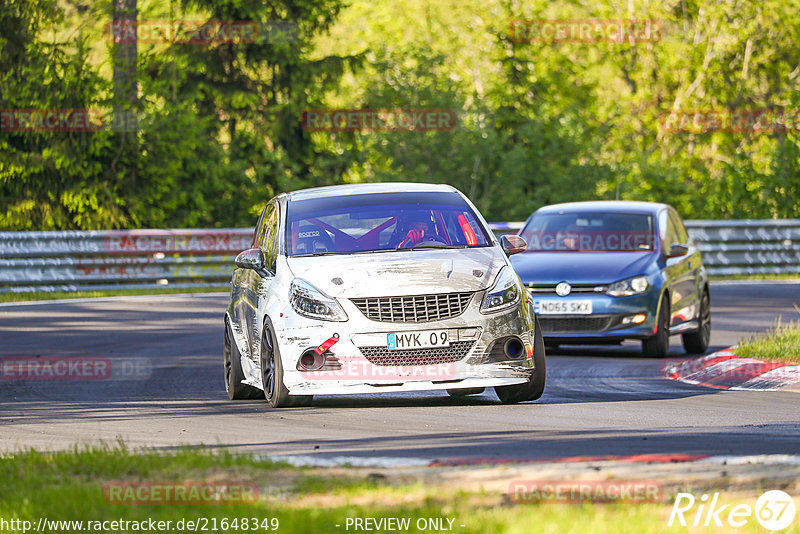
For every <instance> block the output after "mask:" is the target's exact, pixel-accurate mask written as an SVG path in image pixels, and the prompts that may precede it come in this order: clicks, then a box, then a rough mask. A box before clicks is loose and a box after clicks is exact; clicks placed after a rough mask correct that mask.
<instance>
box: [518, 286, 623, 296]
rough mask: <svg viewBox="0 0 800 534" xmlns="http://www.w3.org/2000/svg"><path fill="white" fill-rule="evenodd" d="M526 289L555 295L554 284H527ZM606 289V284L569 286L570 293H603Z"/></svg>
mask: <svg viewBox="0 0 800 534" xmlns="http://www.w3.org/2000/svg"><path fill="white" fill-rule="evenodd" d="M528 291H530V292H531V293H533V294H535V295H555V294H556V285H555V284H528ZM606 291H608V286H606V285H602V284H579V285H574V286H570V291H569V292H570V294H572V293H605V292H606Z"/></svg>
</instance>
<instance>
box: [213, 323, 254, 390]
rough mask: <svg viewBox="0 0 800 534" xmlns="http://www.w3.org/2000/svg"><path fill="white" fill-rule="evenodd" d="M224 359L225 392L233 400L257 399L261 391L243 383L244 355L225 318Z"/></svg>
mask: <svg viewBox="0 0 800 534" xmlns="http://www.w3.org/2000/svg"><path fill="white" fill-rule="evenodd" d="M222 354H223V360H224V361H225V392H226V393H227V394H228V398H229V399H231V400H241V399H257V398H258V397H260V396H261V391H260V390H259V389H258V388H255V387H253V386H248V385H247V384H242V380H244V371H243V370H242V356H241V353H240V352H239V347H238V346H237V345H236V343H235V342H234V340H233V333H232V332H231V327H230V325H228V321H227V319H226V320H225V338H224V343H223V347H222Z"/></svg>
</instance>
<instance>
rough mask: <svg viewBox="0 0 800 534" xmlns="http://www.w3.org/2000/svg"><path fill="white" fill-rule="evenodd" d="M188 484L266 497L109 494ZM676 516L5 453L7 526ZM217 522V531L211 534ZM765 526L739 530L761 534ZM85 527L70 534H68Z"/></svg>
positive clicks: (494, 526)
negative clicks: (116, 489)
mask: <svg viewBox="0 0 800 534" xmlns="http://www.w3.org/2000/svg"><path fill="white" fill-rule="evenodd" d="M184 480H194V481H216V482H218V483H221V482H224V481H238V482H252V483H255V484H256V485H257V487H258V498H257V499H256V501H255V502H248V503H237V504H231V503H225V504H219V503H216V504H192V505H188V504H181V505H176V504H158V505H156V504H136V505H129V504H110V503H108V502H107V501H106V499H105V497H104V493H103V488H104V485H105V484H107V483H114V482H119V481H124V482H148V481H149V482H162V483H164V482H169V481H172V482H181V481H184ZM670 509H671V503H670V502H664V503H662V504H642V505H631V504H621V503H616V504H580V505H568V504H513V503H510V502H509V501H508V500H507V499H506V498H504V496H503V495H501V494H489V493H486V492H481V493H469V492H466V491H461V490H460V489H459V488H458V485H457V484H453V483H452V482H451V483H450V484H449V485H448V486H430V485H426V484H422V483H421V482H419V481H417V482H403V483H400V482H395V483H390V482H389V480H388V479H386V478H385V477H381V476H374V474H370V473H369V470H364V469H360V470H359V469H347V468H336V469H331V470H324V469H310V468H292V467H289V466H288V465H286V464H281V463H275V462H270V461H264V460H257V459H255V458H253V457H250V456H238V455H232V454H229V453H227V452H224V451H223V452H218V453H211V452H209V451H207V450H204V449H188V448H187V449H180V450H176V451H172V452H154V451H144V452H138V453H134V452H132V451H130V450H128V449H126V448H125V447H124V446H123V445H118V446H116V447H103V448H90V449H89V448H85V449H74V450H72V451H67V452H55V453H44V452H36V451H24V452H19V453H14V454H5V455H2V456H0V519H3V520H6V521H8V520H13V519H20V520H26V521H31V522H32V523H33V525H34V528H35V525H36V524H37V522H38V521H39V518H41V517H46V518H47V519H48V520H51V521H52V520H73V521H111V520H119V519H122V520H129V521H130V520H135V521H141V520H147V519H153V520H154V521H172V522H173V526H172V528H171V530H170V531H171V532H185V531H188V530H189V529H188V528H185V529H184V530H182V531H179V530H177V529H176V528H175V524H176V522H177V521H179V520H181V519H183V520H184V521H186V520H201V521H206V522H207V526H208V527H209V528H208V530H207V531H210V532H214V531H216V532H243V531H245V529H243V528H242V527H241V526H239V527H238V528H233V527H228V528H221V521H222V519H223V518H227V520H228V522H231V521H232V520H233V519H238V520H239V521H241V520H242V519H243V518H248V520H249V521H251V522H252V519H251V518H256V519H258V521H263V520H264V519H272V518H277V521H278V523H279V528H278V529H277V531H278V532H303V533H305V532H315V533H327V532H348V531H349V532H353V531H354V528H353V526H352V524H351V526H350V528H349V529H347V528H346V525H347V520H348V518H368V517H369V518H388V517H402V518H409V519H410V521H411V525H412V526H411V528H409V529H408V532H420V530H418V529H417V528H416V521H417V520H418V519H420V518H449V519H453V520H454V522H453V530H452V532H458V533H462V532H463V533H476V534H477V533H485V532H503V533H520V534H522V533H525V534H528V533H538V532H558V533H576V534H577V533H606V532H621V533H627V532H631V533H634V532H635V533H656V532H665V531H668V530H669V529H668V527H667V526H666V521H667V518H668V516H669V511H670ZM214 520H216V522H217V526H218V528H217V530H212V529H211V526H213V521H214ZM336 525H340V526H339V527H337V526H336ZM461 525H464V526H463V527H462V526H461ZM755 526H757V524H754V525H749V526H748V527H745V528H742V529H739V530H738V532H757V531H758V530H757V529H756V528H755ZM0 529H2V528H0ZM5 530H6V531H13V530H10V529H8V528H6V529H5ZM76 530H77V529H75V528H74V527H73V528H61V529H60V530H59V532H74V531H76ZM130 530H132V529H129V531H130ZM679 530H681V529H679ZM17 531H18V532H19V531H21V530H17ZM111 531H114V532H121V531H123V530H122V529H119V530H111ZM200 531H203V530H202V529H200ZM247 531H249V529H247ZM257 531H259V532H265V531H266V530H265V529H259V530H257ZM711 531H712V532H713V531H714V530H713V529H711ZM704 532H705V530H704ZM784 532H787V533H790V532H792V533H797V532H800V526H798V525H797V524H795V525H793V526H792V527H790V528H789V529H787V530H785V531H784Z"/></svg>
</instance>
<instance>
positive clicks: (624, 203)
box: [536, 200, 667, 215]
mask: <svg viewBox="0 0 800 534" xmlns="http://www.w3.org/2000/svg"><path fill="white" fill-rule="evenodd" d="M666 207H667V205H666V204H660V203H658V202H640V201H634V200H593V201H587V202H564V203H562V204H551V205H549V206H544V207H541V208H539V209H538V210H536V213H558V212H560V211H568V212H572V213H575V212H598V211H599V212H604V213H649V214H652V215H656V214H657V213H658V212H659V211H661V210H662V209H663V208H666Z"/></svg>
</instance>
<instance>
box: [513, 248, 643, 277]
mask: <svg viewBox="0 0 800 534" xmlns="http://www.w3.org/2000/svg"><path fill="white" fill-rule="evenodd" d="M656 258H657V253H655V252H525V253H522V254H517V255H516V256H512V257H511V264H512V265H513V266H514V270H515V271H517V274H518V275H519V277H520V278H522V281H523V282H524V283H525V284H557V283H559V282H569V283H570V284H573V285H574V284H610V283H611V282H616V281H617V280H622V279H623V278H629V277H631V276H636V275H639V274H645V273H646V272H647V271H648V267H649V266H650V264H651V263H653V262H654V261H655V259H656Z"/></svg>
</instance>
